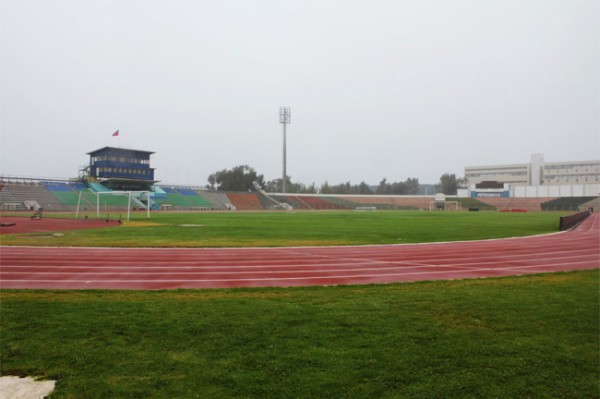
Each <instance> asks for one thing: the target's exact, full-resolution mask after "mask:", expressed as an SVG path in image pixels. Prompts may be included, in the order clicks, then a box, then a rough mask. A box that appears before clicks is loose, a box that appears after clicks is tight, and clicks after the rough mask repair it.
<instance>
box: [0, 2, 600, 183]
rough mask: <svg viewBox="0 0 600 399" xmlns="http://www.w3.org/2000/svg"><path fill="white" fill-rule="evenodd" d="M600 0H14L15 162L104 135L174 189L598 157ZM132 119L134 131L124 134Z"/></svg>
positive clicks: (104, 142)
mask: <svg viewBox="0 0 600 399" xmlns="http://www.w3.org/2000/svg"><path fill="white" fill-rule="evenodd" d="M598 4H599V2H598V1H597V0H539V1H535V0H518V1H517V0H514V1H513V0H497V1H495V0H494V1H485V0H464V1H452V0H411V1H403V0H390V1H382V0H360V1H352V0H348V1H342V0H336V1H334V0H329V1H328V0H319V1H317V0H315V1H310V0H307V1H299V0H298V1H275V0H270V1H262V0H253V1H244V0H237V1H233V0H232V1H223V0H214V1H203V0H199V1H167V0H164V1H158V0H148V1H141V0H140V1H130V0H110V1H109V0H106V1H102V0H96V1H86V0H52V1H50V0H48V1H42V0H37V1H33V0H0V5H1V8H0V33H1V44H0V62H1V80H0V83H1V87H0V89H1V92H0V106H1V108H0V129H1V142H0V147H1V150H0V157H1V161H0V173H2V174H10V175H29V176H47V177H72V176H76V174H77V168H78V166H80V165H83V164H85V163H87V162H88V157H87V156H86V155H85V154H86V153H87V152H89V151H92V150H95V149H98V148H101V147H104V146H109V145H110V146H121V147H127V148H138V149H142V150H149V151H156V154H155V155H154V156H153V158H152V166H153V167H155V168H156V169H157V174H156V177H157V178H158V179H160V180H162V181H163V182H166V183H174V184H195V185H204V184H206V177H207V176H208V175H209V174H210V173H213V172H215V171H217V170H220V169H224V168H231V167H233V166H236V165H240V164H248V165H250V166H252V167H254V168H255V169H256V170H257V171H258V172H259V173H262V174H264V175H265V179H267V180H271V179H276V178H279V177H281V169H282V128H281V125H280V124H279V123H278V111H279V106H281V105H287V106H291V107H292V123H291V124H290V125H289V126H288V167H287V171H288V175H290V176H292V180H293V181H299V182H303V183H306V184H310V183H312V182H315V183H316V184H317V185H320V184H321V183H322V182H324V181H328V182H329V183H330V184H337V183H341V182H345V181H348V180H350V181H351V182H352V183H354V184H357V183H360V182H361V181H366V182H367V183H369V184H377V183H378V182H379V181H380V180H381V178H383V177H387V179H388V181H403V180H405V179H406V178H408V177H416V178H418V179H419V180H420V181H421V183H436V182H437V181H438V179H439V176H440V175H441V174H443V173H446V172H449V173H456V174H457V175H459V176H462V174H463V168H464V166H467V165H485V164H503V163H522V162H528V161H529V159H530V154H531V153H543V154H545V159H546V160H547V161H552V162H560V161H570V160H588V159H598V158H600V138H599V137H600V102H599V96H600V83H599V76H600V62H599V60H600V43H599V39H600V34H599V26H600V11H599V6H598ZM117 129H119V130H120V138H119V139H117V138H113V137H112V136H111V135H112V133H113V132H114V131H115V130H117Z"/></svg>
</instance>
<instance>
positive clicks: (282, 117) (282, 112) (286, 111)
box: [279, 107, 292, 193]
mask: <svg viewBox="0 0 600 399" xmlns="http://www.w3.org/2000/svg"><path fill="white" fill-rule="evenodd" d="M291 121H292V109H291V108H290V107H279V123H281V124H283V179H282V181H281V184H282V186H281V187H282V190H281V192H282V193H285V192H286V189H285V182H286V180H287V171H286V162H287V161H286V133H285V127H286V125H287V124H288V123H290V122H291Z"/></svg>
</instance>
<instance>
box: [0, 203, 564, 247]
mask: <svg viewBox="0 0 600 399" xmlns="http://www.w3.org/2000/svg"><path fill="white" fill-rule="evenodd" d="M560 215H561V214H559V213H547V212H535V213H525V214H523V213H521V214H516V213H512V214H511V213H500V212H423V211H421V212H411V211H377V212H356V211H333V212H327V211H323V212H204V213H187V212H186V213H172V212H163V213H159V212H157V213H153V214H152V216H151V219H150V220H148V219H146V218H145V214H142V215H140V214H137V215H135V217H134V218H133V219H132V222H130V223H126V224H125V225H123V226H119V227H110V228H102V229H95V230H79V231H63V232H60V235H59V236H58V237H57V236H52V235H51V234H29V235H23V234H20V235H3V236H2V244H3V245H55V246H118V247H251V246H307V245H360V244H399V243H416V242H433V241H462V240H477V239H487V238H502V237H517V236H526V235H533V234H543V233H551V232H555V231H557V230H558V225H559V217H560ZM71 216H72V215H71Z"/></svg>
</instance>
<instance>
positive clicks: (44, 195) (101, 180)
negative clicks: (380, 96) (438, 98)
mask: <svg viewBox="0 0 600 399" xmlns="http://www.w3.org/2000/svg"><path fill="white" fill-rule="evenodd" d="M152 154H154V153H153V152H151V151H142V150H133V149H122V148H114V147H104V148H101V149H99V150H95V151H92V152H89V153H88V155H89V156H90V163H89V165H88V166H86V167H85V168H84V169H83V170H82V171H80V172H82V173H80V176H79V178H77V179H71V180H67V179H64V180H57V179H44V178H24V177H11V176H0V210H2V211H38V210H41V209H43V210H44V211H75V210H77V211H80V210H81V211H88V212H91V211H94V210H96V211H99V210H100V208H101V209H102V211H103V212H104V211H118V210H125V209H127V210H140V211H141V210H143V211H150V210H152V211H170V210H173V211H230V210H238V211H244V210H278V209H279V210H281V209H297V210H337V209H356V210H429V209H430V203H431V202H432V201H433V200H434V195H332V194H329V195H325V194H323V195H321V194H281V193H266V192H264V191H262V190H260V187H258V188H257V189H256V191H253V192H221V191H214V190H209V189H207V188H205V187H195V186H179V185H171V184H166V183H161V182H159V181H157V180H155V179H154V169H153V168H152V167H151V166H150V156H151V155H152ZM594 162H596V161H594ZM594 162H587V163H584V164H585V165H587V166H582V165H583V164H582V165H579V166H578V167H581V168H584V170H585V171H586V172H585V173H587V172H589V171H591V172H590V173H592V174H594V173H595V174H599V172H598V170H597V169H598V168H600V166H598V165H596V163H594ZM597 163H598V164H599V165H600V162H597ZM533 164H534V166H531V165H529V166H527V167H525V168H524V169H523V170H526V171H528V173H529V175H528V176H529V177H528V179H529V180H528V181H530V180H531V176H532V173H531V170H532V169H536V170H537V169H538V166H539V167H541V166H540V165H542V164H543V156H541V155H539V154H535V155H534V157H533ZM571 164H573V165H574V164H575V163H569V165H571ZM588 164H589V165H588ZM535 165H537V166H535ZM561 165H563V164H561ZM563 166H564V165H563ZM546 167H547V168H549V169H548V170H555V171H556V170H560V171H562V172H564V173H567V172H565V171H564V170H562V169H557V168H556V165H555V164H546ZM590 168H591V169H590ZM501 169H502V168H501ZM504 169H505V168H504ZM504 169H503V170H504ZM467 170H472V168H466V169H465V172H467ZM490 170H491V169H490ZM545 170H546V169H540V173H538V174H536V173H533V175H536V176H538V177H536V178H539V176H545V173H546V172H544V171H545ZM562 172H561V173H562ZM490 173H491V172H490ZM578 173H579V172H578ZM581 173H584V172H581ZM466 176H467V177H469V179H472V178H473V175H472V174H471V175H466ZM493 177H494V176H493V175H490V174H488V175H486V180H481V181H476V182H475V183H472V184H470V188H468V189H459V191H458V194H457V196H446V200H447V201H452V202H456V203H457V207H456V209H463V210H482V211H483V210H496V211H507V212H510V211H527V212H539V211H555V210H568V211H572V210H578V209H588V208H594V210H598V209H600V199H599V197H598V195H599V193H600V187H599V185H598V184H595V183H591V184H586V185H583V186H581V185H568V184H563V185H561V186H560V187H559V188H556V187H555V186H549V185H546V186H543V185H539V186H523V185H516V186H513V185H512V184H513V182H506V181H501V179H500V177H501V176H500V175H495V177H496V178H497V179H496V180H493ZM487 178H490V179H491V180H487ZM593 179H597V178H596V177H594V178H593ZM469 181H470V182H471V181H472V180H469ZM594 181H596V180H594ZM127 193H129V196H127V195H125V194H127ZM590 193H591V194H590Z"/></svg>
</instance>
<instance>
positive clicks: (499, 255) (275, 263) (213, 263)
mask: <svg viewBox="0 0 600 399" xmlns="http://www.w3.org/2000/svg"><path fill="white" fill-rule="evenodd" d="M396 255H398V256H396ZM400 255H404V254H401V253H400V254H388V255H385V254H383V255H382V256H381V257H379V258H377V257H375V258H361V257H343V258H340V257H323V258H324V259H327V260H330V261H331V260H332V259H333V260H335V261H336V262H329V263H319V262H309V261H308V260H307V259H306V258H304V259H306V261H305V262H302V263H295V264H293V265H294V266H300V265H306V266H312V265H334V264H345V263H348V262H350V263H359V264H361V263H362V264H368V263H381V262H413V263H423V264H428V263H432V262H436V261H438V260H440V259H441V260H446V261H454V260H462V259H472V258H473V255H472V254H470V253H464V252H463V253H462V254H460V255H459V254H457V255H456V256H447V255H444V254H440V255H439V256H431V255H430V254H427V255H425V254H424V255H422V256H425V258H423V257H421V256H400ZM583 255H598V250H597V249H596V248H593V247H590V248H586V249H584V250H577V249H573V250H572V251H564V250H562V251H545V252H535V253H534V256H535V257H536V258H540V257H556V256H559V257H575V256H583ZM491 257H493V258H494V259H499V260H500V259H501V260H504V261H507V260H518V259H521V258H526V259H531V257H532V253H531V252H528V253H523V254H507V253H506V252H503V251H498V252H488V253H486V254H485V258H491ZM35 259H36V261H37V262H39V263H40V264H38V265H29V266H40V267H54V266H52V265H44V264H43V263H44V262H45V261H46V262H47V263H53V262H59V261H60V262H64V261H66V259H60V260H53V259H51V260H48V259H39V258H35ZM290 259H291V260H295V261H298V259H297V258H290ZM2 260H3V263H2V264H3V266H14V267H17V266H23V267H25V266H27V265H11V264H10V260H11V259H2ZM15 260H16V261H20V260H21V259H19V258H16V259H15ZM27 261H29V262H30V261H33V258H28V259H27ZM135 261H136V262H138V260H137V259H136V260H135ZM286 261H287V259H263V260H246V259H242V260H240V261H235V262H233V261H232V260H218V259H207V260H184V261H180V260H177V259H173V260H172V261H169V262H168V263H167V262H166V261H162V262H164V263H163V264H158V265H156V266H155V265H152V266H149V265H148V264H147V263H144V264H140V265H136V264H131V262H130V261H127V260H122V259H121V260H118V261H115V262H112V263H108V262H107V261H106V259H102V260H97V261H95V260H90V261H87V260H80V261H79V262H77V263H80V264H81V265H71V266H70V267H90V266H92V265H93V267H94V268H99V267H119V266H122V267H128V268H129V267H188V266H184V265H191V266H189V267H253V266H250V264H257V265H256V266H255V267H261V266H262V267H280V266H287V265H289V264H288V263H283V262H286ZM156 262H158V261H150V264H152V263H156ZM207 263H208V264H209V265H205V264H207ZM219 263H230V264H224V265H218V264H219ZM232 263H235V264H232ZM265 263H266V264H272V265H266V264H265ZM247 264H248V265H247ZM56 267H62V266H56Z"/></svg>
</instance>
